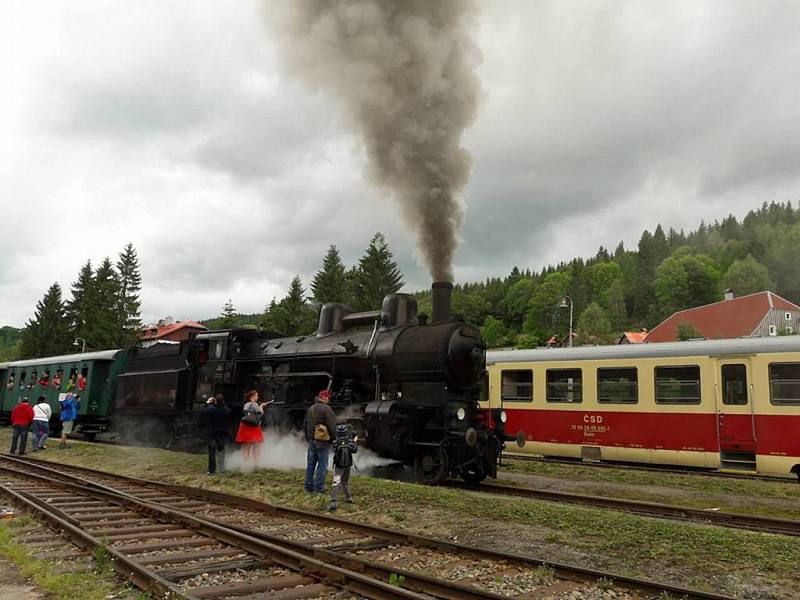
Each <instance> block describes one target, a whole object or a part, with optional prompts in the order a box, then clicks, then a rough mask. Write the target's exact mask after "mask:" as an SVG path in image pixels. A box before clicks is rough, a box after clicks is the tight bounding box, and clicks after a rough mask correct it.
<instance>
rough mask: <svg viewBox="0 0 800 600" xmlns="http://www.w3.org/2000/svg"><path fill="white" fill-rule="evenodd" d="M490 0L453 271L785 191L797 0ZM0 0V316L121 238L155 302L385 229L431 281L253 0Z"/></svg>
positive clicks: (488, 269)
mask: <svg viewBox="0 0 800 600" xmlns="http://www.w3.org/2000/svg"><path fill="white" fill-rule="evenodd" d="M267 6H269V4H267ZM481 7H482V13H481V24H480V25H481V33H480V39H479V42H480V46H481V49H482V52H483V54H484V62H483V64H482V66H481V69H480V74H481V78H482V82H483V87H484V89H485V98H484V101H483V103H482V106H481V108H480V111H479V116H478V120H477V122H476V123H475V125H474V126H473V128H472V129H471V130H470V131H469V132H468V133H467V135H466V138H465V139H466V143H467V145H468V147H469V148H470V150H471V151H472V153H473V156H474V169H473V173H472V179H471V182H470V185H469V188H468V190H467V196H466V201H467V204H468V210H467V214H466V226H465V229H464V232H463V233H462V240H463V243H462V246H461V248H460V249H459V250H458V252H457V254H456V276H457V277H459V278H462V279H466V280H471V279H475V278H482V277H485V276H487V275H502V274H504V273H506V272H507V271H508V270H509V269H510V268H511V266H512V265H514V264H517V265H520V266H523V267H527V266H530V267H532V268H538V267H541V266H542V265H543V264H546V263H547V262H552V261H558V260H563V259H568V258H570V257H572V256H574V255H576V254H582V255H588V254H593V253H594V250H595V249H596V248H597V246H598V245H600V244H603V245H605V246H611V247H612V248H613V247H614V246H615V245H616V243H617V242H618V241H619V240H620V239H624V240H625V242H626V245H628V246H632V245H635V243H636V241H637V240H638V236H639V234H640V233H641V230H642V228H644V227H652V226H653V225H654V224H655V223H656V222H659V221H660V222H662V223H664V225H665V226H666V227H669V226H673V227H676V228H680V227H685V228H691V227H694V226H696V225H697V223H698V222H699V220H700V219H705V220H707V221H708V220H713V219H714V218H718V217H722V216H724V215H725V214H726V213H727V212H729V211H732V212H734V213H735V214H738V215H740V216H741V215H742V214H744V212H746V211H747V210H748V209H749V208H752V207H754V206H756V205H759V204H760V203H761V202H762V201H770V200H780V201H783V200H786V199H790V198H791V199H795V200H796V199H797V190H798V184H800V170H798V167H797V166H796V160H795V157H796V156H797V155H798V154H799V152H798V150H800V148H798V144H799V143H800V142H798V141H797V136H796V135H795V133H794V130H795V129H796V124H797V122H798V117H799V116H800V77H798V75H797V73H798V71H797V69H796V65H797V64H800V38H798V37H797V35H796V32H797V31H798V29H800V6H798V5H797V4H796V3H794V2H790V1H788V0H786V1H772V2H765V3H751V2H745V1H740V2H730V1H727V0H717V1H714V2H698V1H694V0H686V1H685V2H673V3H669V4H652V3H638V2H628V3H621V2H609V3H597V4H594V5H592V6H591V7H587V6H586V5H585V3H580V2H574V3H573V2H564V1H561V0H559V1H554V2H537V3H529V2H521V1H516V2H512V1H497V2H493V3H484V2H482V3H481ZM0 11H2V14H1V15H0V16H2V18H0V57H2V58H0V61H2V66H3V71H2V72H3V74H4V76H5V84H6V85H5V86H4V93H3V94H2V95H1V96H0V130H2V131H3V132H4V134H3V136H1V137H0V184H1V185H0V210H1V211H2V223H3V233H2V235H0V297H2V298H3V301H2V303H0V323H9V324H12V325H21V324H22V323H23V322H24V320H25V319H26V318H28V317H29V316H30V314H31V313H32V309H33V306H34V304H35V302H36V300H37V299H39V298H40V297H41V295H42V294H43V293H44V291H45V290H46V288H47V287H48V286H49V285H50V284H51V283H52V282H53V281H59V282H60V283H61V284H62V286H63V287H64V288H65V289H68V288H69V285H70V283H71V282H72V281H73V280H74V279H75V277H76V275H77V272H78V269H79V268H80V266H81V264H82V263H83V262H85V261H86V260H87V259H91V260H92V261H93V262H94V263H97V262H99V261H100V260H102V258H103V257H104V256H107V255H110V256H112V258H115V256H116V253H117V252H119V251H120V250H121V249H122V247H123V246H124V244H125V243H127V242H128V241H131V242H133V244H134V245H135V246H136V248H137V249H138V251H139V254H140V258H141V263H142V274H143V277H144V291H143V301H144V302H143V310H144V316H145V317H146V318H156V317H158V316H164V315H166V314H172V315H173V316H175V317H177V318H204V317H208V316H211V315H214V314H216V313H218V312H219V310H220V308H221V306H222V304H223V303H224V302H225V301H226V300H227V299H228V298H231V299H232V300H233V302H234V304H235V305H236V306H237V308H239V309H240V310H243V311H257V310H261V309H263V307H264V305H265V304H266V303H267V302H268V301H269V300H270V298H271V297H272V296H274V295H277V296H280V295H281V294H282V293H283V292H284V290H285V289H286V287H287V286H288V283H289V281H290V280H291V278H292V277H293V276H294V275H295V274H300V275H301V276H302V277H303V278H304V281H305V282H306V283H308V281H309V280H310V277H311V276H312V275H313V273H314V272H315V270H316V269H317V268H318V266H319V263H320V262H321V257H322V256H323V254H324V252H325V250H326V248H327V246H328V245H329V244H331V243H334V244H337V246H339V248H340V249H341V250H342V253H343V255H344V258H345V260H346V261H347V262H348V263H353V262H355V261H356V260H357V259H358V256H359V255H360V253H361V252H362V250H363V248H364V247H365V246H366V244H367V243H368V241H369V238H370V237H371V235H372V233H374V232H375V231H377V230H382V231H384V232H385V233H387V235H388V237H389V239H390V242H391V244H392V248H393V249H394V251H395V253H396V255H397V257H398V259H399V260H400V261H401V263H402V265H403V267H404V269H405V272H406V278H407V280H408V281H409V287H410V288H412V289H413V288H417V287H421V286H423V285H426V284H427V275H426V274H425V271H424V269H422V268H421V267H420V266H419V264H420V261H419V257H418V256H417V254H416V251H415V250H414V248H413V235H412V234H410V233H408V232H407V231H406V230H405V229H404V226H403V225H402V223H401V220H400V218H399V216H398V211H397V210H396V207H395V206H394V205H393V203H392V201H391V200H390V199H388V198H384V197H382V196H381V195H380V194H379V193H378V192H377V191H376V190H374V189H373V188H371V187H370V186H369V185H368V184H367V183H366V181H365V180H364V178H363V176H362V166H363V156H362V151H361V149H360V147H359V143H358V140H357V139H355V138H354V137H353V136H352V135H351V134H350V133H349V132H348V131H347V130H346V129H345V128H344V125H343V122H342V119H341V116H340V113H339V109H338V103H337V102H335V100H333V99H331V98H329V97H326V96H324V95H323V94H320V93H317V92H315V91H313V90H308V89H306V88H303V87H301V86H300V85H299V84H298V83H297V82H294V81H290V80H286V79H285V78H282V76H280V75H279V74H278V71H277V70H276V68H275V56H274V55H275V51H274V48H273V47H272V44H271V42H270V39H269V34H268V29H267V28H266V27H264V26H263V19H264V18H265V16H264V14H263V7H262V5H261V4H260V3H258V2H256V1H255V0H249V1H245V0H242V1H241V2H235V3H234V2H224V1H222V0H218V1H207V2H202V3H198V2H189V1H184V2H169V3H164V2H155V1H152V0H149V1H143V2H128V3H122V2H118V3H110V4H109V3H108V2H100V1H93V2H88V1H85V2H81V3H74V2H66V1H64V2H49V1H48V2H21V1H12V2H7V3H4V5H3V7H2V9H0Z"/></svg>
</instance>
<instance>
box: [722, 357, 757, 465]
mask: <svg viewBox="0 0 800 600" xmlns="http://www.w3.org/2000/svg"><path fill="white" fill-rule="evenodd" d="M716 375H717V377H716V385H715V387H716V390H717V394H716V395H717V432H718V436H719V450H720V460H721V466H722V468H723V469H733V470H740V471H742V470H743V471H755V470H756V454H755V451H756V436H755V422H754V416H753V398H752V396H753V393H752V392H753V388H752V385H751V383H750V381H751V376H750V361H749V360H748V359H746V358H739V359H729V360H720V361H718V362H717V374H716Z"/></svg>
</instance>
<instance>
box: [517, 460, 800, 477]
mask: <svg viewBox="0 0 800 600" xmlns="http://www.w3.org/2000/svg"><path fill="white" fill-rule="evenodd" d="M503 459H504V461H505V460H517V461H522V462H537V463H542V464H545V465H547V464H552V465H569V466H573V467H588V468H598V469H625V470H629V471H649V472H651V473H670V474H675V475H695V476H697V477H712V478H717V479H750V480H754V481H771V482H777V483H792V482H793V481H794V480H793V479H792V478H790V477H779V476H775V475H758V474H755V473H731V472H729V471H707V470H702V469H698V468H692V467H685V468H681V467H677V466H674V465H670V466H662V465H642V464H631V463H621V462H594V461H591V462H590V461H582V460H579V459H569V458H557V457H544V456H531V455H530V454H516V453H508V452H504V453H503ZM797 482H798V483H800V475H798V477H797Z"/></svg>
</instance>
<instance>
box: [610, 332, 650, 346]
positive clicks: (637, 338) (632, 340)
mask: <svg viewBox="0 0 800 600" xmlns="http://www.w3.org/2000/svg"><path fill="white" fill-rule="evenodd" d="M646 337H647V330H645V331H625V332H624V333H623V334H622V335H621V336H620V338H619V342H617V343H622V339H623V338H625V339H626V340H628V343H629V344H643V343H644V339H645V338H646Z"/></svg>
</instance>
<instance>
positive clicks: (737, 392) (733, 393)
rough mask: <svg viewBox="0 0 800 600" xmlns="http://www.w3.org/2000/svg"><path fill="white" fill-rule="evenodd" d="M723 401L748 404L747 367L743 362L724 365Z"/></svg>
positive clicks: (729, 404) (741, 404)
mask: <svg viewBox="0 0 800 600" xmlns="http://www.w3.org/2000/svg"><path fill="white" fill-rule="evenodd" d="M722 403H723V404H727V405H728V406H731V405H740V406H743V405H745V404H747V367H745V366H744V365H741V364H735V365H722Z"/></svg>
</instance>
